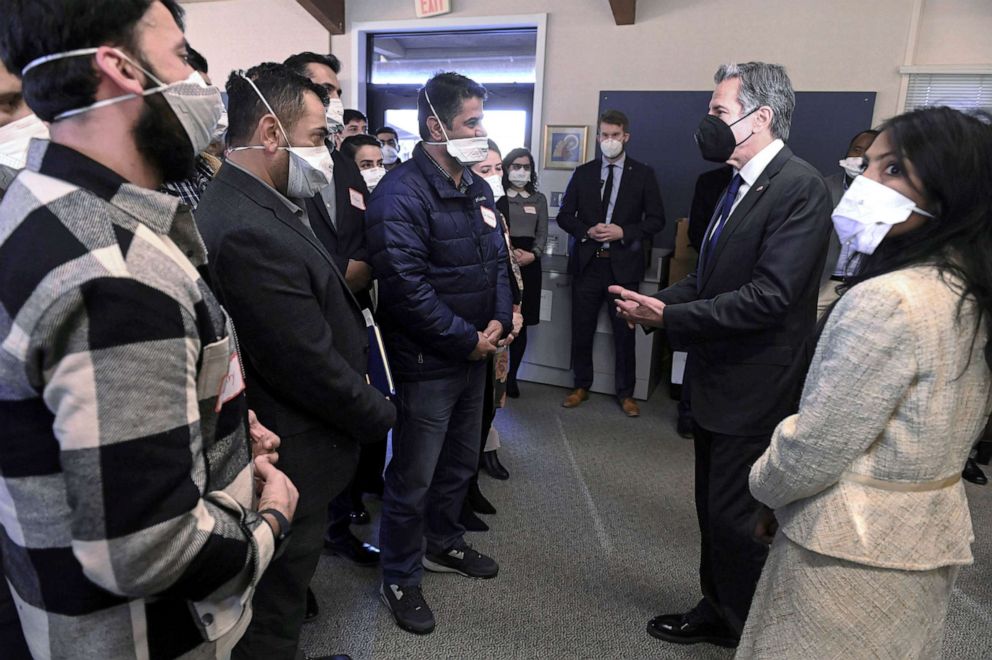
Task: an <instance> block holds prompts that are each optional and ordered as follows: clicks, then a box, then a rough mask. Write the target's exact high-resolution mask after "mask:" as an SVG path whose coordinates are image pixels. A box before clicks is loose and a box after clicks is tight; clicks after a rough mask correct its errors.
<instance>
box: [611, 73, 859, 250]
mask: <svg viewBox="0 0 992 660" xmlns="http://www.w3.org/2000/svg"><path fill="white" fill-rule="evenodd" d="M711 96H712V91H703V92H643V91H641V92H630V91H603V92H600V95H599V111H600V113H602V112H603V111H604V110H608V109H613V110H620V111H622V112H623V113H624V114H626V115H627V117H628V118H629V119H630V133H631V138H630V143H629V146H628V149H627V153H629V154H630V156H631V157H632V158H635V159H636V160H639V161H641V162H642V163H647V164H648V165H650V166H652V167H653V168H654V171H655V174H656V175H657V176H658V184H659V186H660V187H661V196H662V199H663V200H664V202H665V215H666V216H667V218H668V223H667V224H666V226H665V229H664V231H662V232H661V233H660V234H659V235H657V236H656V237H655V240H654V246H655V247H672V245H673V243H674V234H675V222H674V221H675V219H677V218H683V217H686V216H687V215H688V213H689V206H690V204H691V202H692V191H693V187H694V186H695V183H696V177H698V176H699V175H700V174H702V173H703V172H705V171H707V170H711V169H714V168H716V167H719V165H718V164H717V163H711V162H708V161H705V160H703V159H702V157H701V156H700V155H699V149H698V148H697V147H696V142H695V140H693V137H692V136H693V133H694V132H695V130H696V127H697V126H698V125H699V120H700V119H702V117H703V115H704V114H706V110H707V107H708V105H709V101H710V97H711ZM874 111H875V92H797V93H796V109H795V112H794V113H793V116H792V128H791V131H790V136H789V140H788V145H789V147H790V148H791V149H792V151H793V152H794V153H795V154H796V155H797V156H799V157H800V158H802V159H803V160H805V161H807V162H809V163H810V164H811V165H813V166H814V167H816V168H817V169H818V170H820V172H821V173H823V174H824V175H825V176H826V175H830V174H834V173H835V172H839V171H840V168H839V166H838V165H837V161H839V160H840V159H841V158H843V157H844V154H845V152H846V151H847V145H848V144H849V143H850V141H851V138H852V137H854V135H855V134H856V133H859V132H860V131H863V130H865V129H867V128H871V120H872V116H873V114H874ZM596 128H597V129H598V126H597V127H596ZM595 157H596V158H599V157H600V154H599V150H598V148H597V151H596V154H595Z"/></svg>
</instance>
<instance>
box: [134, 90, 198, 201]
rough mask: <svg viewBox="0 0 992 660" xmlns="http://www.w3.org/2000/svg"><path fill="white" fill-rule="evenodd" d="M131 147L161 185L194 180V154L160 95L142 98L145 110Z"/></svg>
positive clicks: (135, 127)
mask: <svg viewBox="0 0 992 660" xmlns="http://www.w3.org/2000/svg"><path fill="white" fill-rule="evenodd" d="M134 143H135V147H137V149H138V153H140V154H141V155H142V156H144V158H145V160H146V161H147V162H148V164H149V165H151V166H152V167H153V168H155V170H156V171H157V172H158V173H159V175H160V176H161V178H162V182H163V183H175V182H177V181H183V180H185V179H188V178H190V177H191V176H193V173H194V171H195V167H196V155H197V154H194V153H193V145H192V143H191V142H190V140H189V138H188V137H187V136H186V131H185V129H184V128H183V125H182V124H181V123H179V119H177V118H176V114H175V113H174V112H173V111H172V108H171V107H169V102H168V101H166V100H165V99H164V98H162V95H161V94H151V95H149V96H146V97H145V107H144V109H143V110H142V111H141V116H140V117H139V118H138V123H137V124H135V126H134Z"/></svg>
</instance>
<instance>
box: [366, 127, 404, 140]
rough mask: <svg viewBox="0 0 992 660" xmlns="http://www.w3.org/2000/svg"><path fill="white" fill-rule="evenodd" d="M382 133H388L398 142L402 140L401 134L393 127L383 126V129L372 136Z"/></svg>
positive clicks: (377, 130) (379, 129)
mask: <svg viewBox="0 0 992 660" xmlns="http://www.w3.org/2000/svg"><path fill="white" fill-rule="evenodd" d="M380 133H388V134H389V135H392V136H393V137H394V138H395V139H396V140H399V139H400V134H399V133H397V132H396V129H395V128H393V127H392V126H383V127H382V128H377V129H376V130H375V131H374V132H373V133H372V135H379V134H380Z"/></svg>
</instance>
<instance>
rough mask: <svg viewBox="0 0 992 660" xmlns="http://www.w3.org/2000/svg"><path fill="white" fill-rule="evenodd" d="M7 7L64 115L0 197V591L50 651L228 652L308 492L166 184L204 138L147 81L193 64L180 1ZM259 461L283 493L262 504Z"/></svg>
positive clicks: (11, 24)
mask: <svg viewBox="0 0 992 660" xmlns="http://www.w3.org/2000/svg"><path fill="white" fill-rule="evenodd" d="M94 4H97V5H100V6H97V7H94V6H93V5H94ZM4 14H5V15H4V21H3V22H4V23H6V24H7V25H5V26H3V27H0V44H2V48H0V55H2V56H3V58H4V61H5V63H6V64H7V66H8V68H10V69H11V70H16V71H22V75H23V80H24V92H25V96H26V98H27V99H28V103H29V105H31V107H32V109H33V110H34V111H35V112H36V113H37V114H38V116H39V117H41V118H42V119H44V120H46V121H52V122H53V123H52V142H46V141H35V142H34V143H33V144H32V145H31V148H30V150H29V154H28V165H27V168H26V169H25V170H24V171H22V172H21V174H20V175H19V176H18V178H17V179H16V180H15V181H14V183H13V184H12V185H11V187H10V189H9V190H8V191H7V194H6V195H5V197H4V199H3V202H2V203H0V418H2V419H3V420H4V423H3V426H2V428H0V554H2V560H3V568H4V571H3V572H4V574H5V577H6V580H7V582H8V583H9V586H10V590H9V594H8V593H7V592H6V590H0V598H3V597H5V596H6V597H7V598H8V599H11V600H12V601H13V603H14V604H15V605H16V608H17V613H18V616H19V619H20V624H21V627H22V629H23V631H24V636H25V638H26V639H27V642H28V645H29V647H30V651H31V653H32V654H33V655H34V656H35V657H37V658H94V659H96V658H99V659H101V660H105V659H112V658H172V657H179V656H182V657H183V658H222V657H227V656H228V654H229V653H230V649H231V648H232V646H233V645H234V643H235V642H236V641H237V639H238V638H239V637H240V636H241V634H242V632H243V631H244V629H245V628H246V627H247V625H248V622H249V620H250V618H251V596H252V593H253V590H254V586H255V585H256V584H257V582H258V580H259V578H260V577H261V575H262V572H263V571H264V570H265V568H266V567H267V565H268V563H269V561H270V559H271V558H272V556H273V553H274V550H275V547H276V545H277V541H276V540H277V538H279V537H280V536H281V535H282V534H283V533H284V532H285V531H286V530H285V526H286V524H288V520H287V519H288V518H291V517H292V514H293V511H294V509H295V503H296V491H295V488H294V487H293V485H292V484H291V483H290V482H289V480H288V479H287V478H286V477H285V475H283V474H282V473H281V472H279V471H278V470H277V469H276V468H275V467H274V466H273V465H272V464H271V457H270V458H269V460H266V458H265V457H260V458H258V459H257V460H256V461H255V462H254V467H255V470H253V464H252V457H251V455H252V452H251V449H250V446H249V441H248V437H247V430H246V416H247V409H246V404H245V397H244V380H243V372H242V371H241V369H240V364H239V355H238V351H237V346H236V341H235V337H234V335H233V329H232V326H231V324H230V322H229V320H228V319H227V316H226V314H225V312H224V310H223V309H222V308H221V307H220V305H219V304H218V303H217V301H216V299H215V298H214V297H213V296H212V295H211V294H210V292H209V291H208V289H207V287H206V285H205V284H204V282H203V280H202V279H201V278H200V277H199V275H198V272H197V269H196V267H197V266H201V265H203V264H204V263H205V262H206V253H205V248H204V246H203V242H202V240H201V239H200V236H199V234H198V233H197V231H196V227H195V225H194V223H193V221H192V218H191V216H190V215H189V214H180V213H177V207H178V204H179V202H178V200H177V199H175V198H173V197H170V196H168V195H165V194H162V193H157V192H154V190H155V189H156V188H158V186H159V185H160V184H161V183H162V181H163V180H175V179H176V178H181V177H183V176H186V175H187V174H188V170H189V168H190V167H192V160H193V156H194V151H193V147H192V145H193V144H195V142H194V140H195V139H196V138H195V136H196V132H195V130H191V129H190V128H189V127H187V126H186V125H185V124H182V123H180V121H179V120H178V119H180V117H179V115H178V114H177V113H175V112H174V111H173V110H172V107H171V103H172V101H173V100H174V99H170V102H169V103H166V102H165V101H164V100H163V97H161V96H159V95H157V94H150V95H147V96H146V95H142V94H141V92H142V90H143V89H148V88H151V87H156V86H158V85H159V83H157V82H156V81H155V80H154V79H151V76H150V75H149V73H148V72H153V74H152V75H154V76H155V78H157V79H158V80H160V81H163V82H164V83H166V84H168V83H170V82H174V81H180V80H183V79H185V78H186V77H187V76H188V75H189V74H190V72H191V69H190V68H189V66H188V64H186V62H185V61H184V59H183V55H184V48H185V40H184V38H183V35H182V32H181V28H180V25H179V20H180V18H181V10H180V9H179V7H178V5H176V4H175V3H174V2H173V1H172V0H163V1H155V0H100V1H99V2H93V1H87V2H83V1H82V0H64V1H61V2H60V1H57V0H20V1H11V2H6V3H5V7H4ZM78 49H84V52H83V53H73V52H72V51H76V50H78ZM90 49H91V50H90ZM65 53H69V55H63V56H62V57H61V58H59V59H55V60H54V61H51V60H53V59H54V58H48V60H47V61H46V60H43V61H42V64H41V65H40V66H38V67H37V68H32V67H29V66H28V64H29V63H31V62H33V61H35V62H37V61H38V60H39V58H42V57H43V56H46V55H53V54H65ZM26 67H27V70H26V71H25V68H26ZM121 97H124V98H123V99H122V98H121ZM105 99H118V100H117V101H115V102H111V103H106V104H99V101H101V100H105ZM180 101H181V99H180ZM94 103H97V104H98V105H97V106H96V107H92V108H91V107H90V106H92V105H93V104H94ZM82 108H85V109H86V112H81V113H79V114H75V113H70V114H69V116H65V117H63V114H64V113H67V112H68V111H72V110H75V109H82ZM187 119H188V118H187ZM156 141H157V142H156ZM183 157H185V161H184V159H183ZM253 477H254V479H253ZM255 481H259V483H260V485H259V487H260V488H261V492H260V494H259V496H258V497H259V502H258V507H259V508H261V509H265V508H271V509H275V510H276V513H275V514H270V513H265V514H264V515H262V514H259V513H256V512H255V495H256V483H254V482H255ZM3 654H4V651H3V650H0V655H3Z"/></svg>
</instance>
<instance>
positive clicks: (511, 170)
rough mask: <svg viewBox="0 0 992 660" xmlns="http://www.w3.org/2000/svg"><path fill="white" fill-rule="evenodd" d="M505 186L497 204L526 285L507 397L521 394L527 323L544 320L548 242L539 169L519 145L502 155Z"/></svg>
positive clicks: (546, 218) (534, 323)
mask: <svg viewBox="0 0 992 660" xmlns="http://www.w3.org/2000/svg"><path fill="white" fill-rule="evenodd" d="M503 189H504V190H506V197H504V198H503V199H501V200H499V201H498V202H497V203H496V207H497V208H498V209H499V210H500V212H501V213H502V214H503V217H505V218H506V222H507V224H509V226H510V243H511V245H512V247H513V254H514V256H515V257H516V260H517V263H518V264H520V275H521V277H522V278H523V284H524V290H523V298H522V301H521V311H522V313H523V315H524V327H523V329H521V330H520V334H519V335H518V336H517V338H516V339H515V340H514V342H513V345H512V346H511V347H510V373H509V374H508V376H507V380H506V393H507V396H510V397H513V398H516V397H518V396H520V388H519V387H518V386H517V370H518V369H519V368H520V362H521V361H522V360H523V359H524V351H525V350H526V349H527V326H530V325H537V324H538V323H540V321H541V277H542V276H541V255H542V254H544V248H545V245H546V244H547V242H548V200H547V198H545V196H544V194H543V193H541V192H540V191H539V190H538V189H537V168H536V167H535V166H534V156H533V154H531V152H530V151H529V150H527V149H525V148H523V147H519V148H517V149H513V150H512V151H510V153H508V154H506V157H505V158H503Z"/></svg>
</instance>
